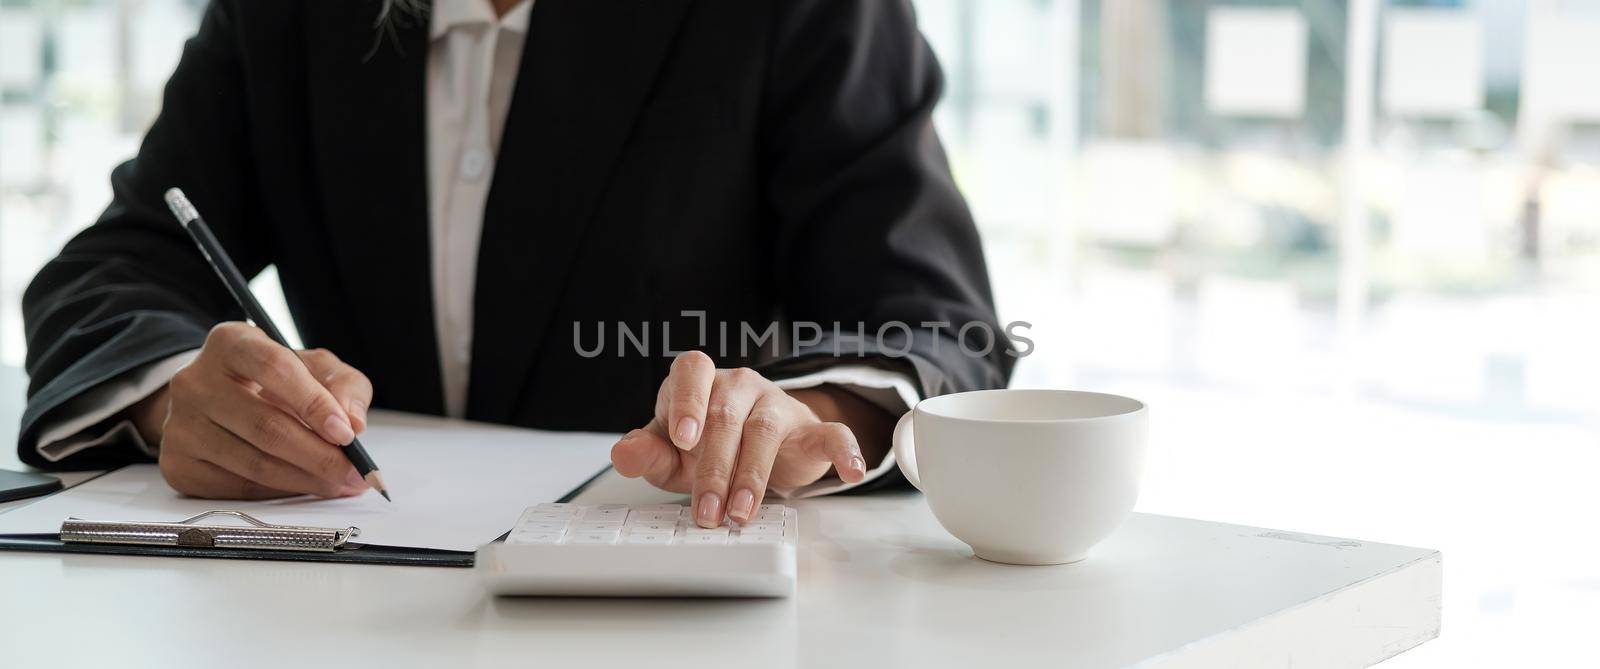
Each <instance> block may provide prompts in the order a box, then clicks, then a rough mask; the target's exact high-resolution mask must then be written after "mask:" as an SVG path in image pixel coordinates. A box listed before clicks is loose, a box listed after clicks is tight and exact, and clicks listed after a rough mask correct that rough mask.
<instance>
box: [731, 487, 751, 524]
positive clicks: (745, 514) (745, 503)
mask: <svg viewBox="0 0 1600 669" xmlns="http://www.w3.org/2000/svg"><path fill="white" fill-rule="evenodd" d="M755 506H756V494H755V493H753V492H750V489H749V488H745V489H743V490H740V491H739V492H736V493H733V500H732V501H730V502H729V503H728V515H730V516H733V519H734V520H737V521H739V522H741V523H742V522H744V521H747V520H750V510H751V509H753V508H755Z"/></svg>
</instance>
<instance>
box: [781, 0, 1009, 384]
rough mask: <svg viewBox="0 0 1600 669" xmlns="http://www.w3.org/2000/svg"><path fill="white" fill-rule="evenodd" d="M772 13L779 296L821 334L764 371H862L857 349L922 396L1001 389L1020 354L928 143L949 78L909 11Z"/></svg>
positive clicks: (786, 6) (885, 4) (969, 224)
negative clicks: (904, 376) (841, 367)
mask: <svg viewBox="0 0 1600 669" xmlns="http://www.w3.org/2000/svg"><path fill="white" fill-rule="evenodd" d="M778 5H779V7H780V9H779V12H780V16H779V19H778V21H777V24H776V27H775V30H776V34H775V40H774V50H773V55H772V60H771V68H772V69H771V72H770V73H769V75H768V77H767V82H768V91H767V94H766V99H765V101H764V119H765V121H764V122H765V127H766V128H767V131H766V134H765V140H764V141H765V142H766V146H765V156H764V162H765V164H766V165H768V173H769V175H770V177H769V180H768V189H769V193H768V197H769V200H770V201H771V202H772V203H773V205H774V207H775V209H776V212H777V215H778V217H779V220H780V224H779V230H778V232H777V248H778V253H777V258H778V262H777V263H776V266H775V267H774V271H776V272H777V277H775V279H776V280H775V284H776V285H778V286H779V287H780V290H782V291H783V295H782V299H783V302H784V306H785V309H786V315H787V316H788V318H789V319H790V320H792V321H796V322H799V321H814V322H817V323H820V324H821V325H822V327H823V329H824V332H823V333H822V336H821V341H820V342H817V343H815V344H813V345H810V346H800V347H798V349H797V350H798V352H799V353H800V355H798V356H796V357H794V358H789V359H785V360H779V361H776V362H775V363H773V364H771V365H769V366H766V367H765V369H763V371H765V372H766V373H767V374H769V375H771V376H776V377H783V376H792V375H795V374H799V373H805V372H808V371H814V370H815V369H817V368H820V367H826V366H829V365H835V364H861V363H862V362H863V360H862V359H861V358H858V357H857V356H858V354H860V353H862V352H864V353H865V354H866V356H865V362H867V363H868V364H874V365H878V366H883V367H886V368H890V369H896V370H899V371H904V372H907V373H910V374H911V375H913V377H914V378H915V379H916V380H917V383H918V385H919V387H920V390H921V392H922V395H923V396H924V397H931V396H934V395H941V394H945V393H951V392H959V391H966V390H978V389H986V388H998V387H1003V386H1004V385H1005V384H1006V382H1007V379H1008V378H1009V376H1010V372H1011V368H1012V365H1013V363H1014V360H1015V357H1014V356H1015V351H1014V349H1012V348H1011V347H1010V345H1009V342H1008V340H1007V339H1006V338H1005V336H1004V335H1005V333H1004V331H1003V330H1002V329H1001V327H1000V325H999V323H998V322H997V319H996V316H995V311H994V300H993V297H992V296H991V293H990V288H989V278H988V273H987V269H986V268H985V266H984V260H983V251H982V248H981V246H980V243H979V239H978V232H977V228H976V226H975V225H974V223H973V220H972V215H971V213H970V212H969V210H968V209H967V205H966V202H965V201H964V200H963V198H962V196H961V193H960V192H959V191H958V190H957V189H956V186H955V183H954V181H953V179H952V177H951V174H950V169H949V165H948V162H947V160H946V158H945V154H944V149H943V148H942V147H941V146H940V143H939V138H938V136H937V135H936V134H935V133H934V129H933V123H932V113H933V108H934V105H935V103H936V102H937V101H938V99H939V95H940V91H941V86H942V80H941V74H940V71H939V66H938V63H937V62H935V60H934V56H933V53H932V51H931V50H930V49H929V48H928V46H927V44H926V43H925V42H924V40H923V38H922V35H921V34H920V33H919V32H918V30H917V27H916V20H915V17H914V16H913V14H912V9H911V6H910V4H909V2H908V1H907V0H803V1H788V2H781V3H778ZM835 322H838V323H840V330H841V334H843V335H844V337H843V338H844V339H848V341H839V340H840V339H841V337H836V336H835V334H834V332H833V324H834V323H835ZM894 323H901V324H904V325H905V326H906V327H904V328H901V327H898V326H895V325H893V324H894ZM927 323H933V324H938V325H930V326H925V325H924V324H927ZM858 324H860V325H858ZM969 324H970V325H969ZM963 328H965V341H964V342H963V341H958V338H959V337H960V336H961V335H960V333H961V332H962V330H963ZM858 330H860V331H862V332H864V333H865V337H864V339H865V343H864V344H863V343H860V342H858V341H856V339H857V338H856V337H855V335H856V333H857V331H858ZM880 332H881V333H882V334H883V336H882V337H879V334H880ZM801 334H802V335H804V334H805V333H804V332H802V333H801ZM806 339H807V340H808V341H809V340H811V339H815V337H807V338H806ZM797 343H798V344H805V343H807V342H804V341H799V339H798V338H797ZM963 344H964V346H963ZM836 353H837V354H838V355H843V356H844V357H843V358H840V357H838V355H836Z"/></svg>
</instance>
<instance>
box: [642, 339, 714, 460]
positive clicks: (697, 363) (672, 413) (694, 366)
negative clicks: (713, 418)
mask: <svg viewBox="0 0 1600 669" xmlns="http://www.w3.org/2000/svg"><path fill="white" fill-rule="evenodd" d="M716 379H717V366H716V365H715V364H714V363H712V362H711V358H709V357H707V356H706V354H704V353H701V352H699V351H687V352H685V353H682V354H680V355H679V356H678V357H677V359H675V360H673V361H672V371H671V372H670V373H669V374H668V375H667V380H666V381H665V382H663V383H662V384H661V394H662V397H661V398H660V401H659V402H658V404H661V405H664V406H659V407H658V412H657V414H656V420H659V421H661V422H662V427H663V428H665V429H666V434H667V435H668V437H669V439H670V440H671V441H672V443H674V444H677V446H678V448H681V449H683V450H686V451H687V450H689V449H691V448H694V447H695V446H696V445H698V444H699V443H700V435H702V434H704V430H705V425H706V408H707V406H708V404H709V402H710V401H711V392H712V386H713V385H714V384H715V383H716Z"/></svg>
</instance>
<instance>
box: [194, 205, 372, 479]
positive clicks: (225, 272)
mask: <svg viewBox="0 0 1600 669" xmlns="http://www.w3.org/2000/svg"><path fill="white" fill-rule="evenodd" d="M165 199H166V201H167V207H168V208H170V209H172V215H173V216H175V217H177V219H178V223H181V224H182V225H183V229H184V230H187V231H188V232H189V236H190V237H192V238H193V239H194V243H195V245H197V246H199V247H200V254H201V255H203V256H205V257H206V262H208V263H211V269H213V270H216V272H217V278H219V279H222V283H223V285H225V286H227V287H228V292H229V293H231V294H232V295H233V300H234V301H235V302H238V303H239V308H240V309H244V313H245V315H246V316H248V317H250V321H251V322H253V323H255V324H256V327H258V328H261V330H262V331H263V332H265V333H267V336H268V337H271V338H272V341H275V342H277V343H278V345H279V346H282V347H284V348H293V346H290V345H289V339H288V338H286V337H284V336H283V332H281V331H279V330H278V325H277V324H276V323H273V322H272V316H271V315H269V314H268V313H267V310H266V309H263V308H262V307H261V303H260V302H258V301H256V296H255V293H252V292H250V282H249V281H246V280H245V278H244V275H243V274H240V273H239V268H238V267H236V266H234V264H233V258H230V257H228V251H227V250H226V249H224V248H222V244H221V243H220V242H218V241H217V237H216V235H213V234H211V228H210V226H207V225H206V222H205V219H202V218H200V212H199V211H198V210H196V209H195V208H194V205H193V204H190V202H189V198H187V197H184V195H183V191H181V190H178V189H176V188H168V189H167V193H166V198H165ZM300 364H302V365H306V369H307V370H308V371H309V370H310V369H311V366H310V365H308V364H306V361H305V359H303V358H302V359H300ZM340 450H341V451H343V452H344V456H345V458H347V459H349V460H350V464H352V465H355V468H356V473H357V474H359V475H360V476H361V478H362V480H364V481H366V482H367V485H369V486H372V489H373V490H376V491H378V494H379V495H383V498H384V499H385V500H388V501H391V502H392V501H394V500H392V499H389V491H388V490H387V489H385V488H384V486H383V473H382V472H379V471H378V463H376V462H373V461H372V456H370V455H367V449H366V448H365V447H363V446H362V445H361V439H359V438H357V439H352V440H350V443H348V444H345V445H344V447H343V448H342V449H340Z"/></svg>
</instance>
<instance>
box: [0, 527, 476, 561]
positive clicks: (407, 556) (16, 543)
mask: <svg viewBox="0 0 1600 669" xmlns="http://www.w3.org/2000/svg"><path fill="white" fill-rule="evenodd" d="M3 551H25V552H38V553H93V554H99V555H146V556H153V557H191V558H220V559H234V560H287V561H290V562H351V563H356V564H390V565H402V566H405V565H410V566H416V567H471V566H472V562H473V557H474V556H475V555H476V554H475V553H468V552H463V551H441V550H434V549H430V548H401V547H395V546H372V545H364V544H349V548H347V549H345V550H341V551H338V552H334V553H324V552H313V551H279V550H268V549H255V548H191V547H187V546H130V545H127V544H77V543H67V542H63V541H61V537H60V536H59V535H55V534H6V535H0V552H3Z"/></svg>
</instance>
